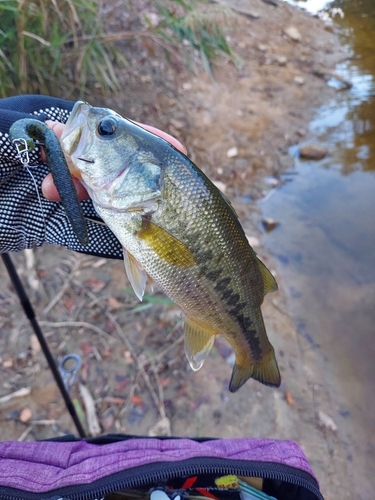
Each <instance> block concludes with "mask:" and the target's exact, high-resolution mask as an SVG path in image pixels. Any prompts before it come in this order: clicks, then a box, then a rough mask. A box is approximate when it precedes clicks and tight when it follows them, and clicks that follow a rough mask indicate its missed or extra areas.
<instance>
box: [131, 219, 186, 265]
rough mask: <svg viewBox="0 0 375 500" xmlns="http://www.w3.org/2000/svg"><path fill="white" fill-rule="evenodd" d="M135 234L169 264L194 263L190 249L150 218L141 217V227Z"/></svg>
mask: <svg viewBox="0 0 375 500" xmlns="http://www.w3.org/2000/svg"><path fill="white" fill-rule="evenodd" d="M135 235H136V236H137V238H140V239H141V240H143V241H145V242H146V243H147V245H148V246H149V247H151V248H152V249H153V250H154V252H155V253H157V255H158V256H159V257H160V258H161V259H162V260H164V261H166V262H168V263H169V264H172V265H174V266H176V267H182V268H186V267H191V266H192V265H194V262H195V259H194V255H193V254H192V252H191V251H190V249H189V248H188V247H187V246H185V245H184V244H183V243H182V242H181V241H180V240H178V239H177V238H175V237H174V236H172V235H171V234H170V233H169V232H168V231H166V230H165V229H163V228H162V227H160V226H158V225H157V224H154V223H153V222H151V221H150V220H147V219H143V220H142V227H141V229H140V230H139V231H137V232H136V233H135Z"/></svg>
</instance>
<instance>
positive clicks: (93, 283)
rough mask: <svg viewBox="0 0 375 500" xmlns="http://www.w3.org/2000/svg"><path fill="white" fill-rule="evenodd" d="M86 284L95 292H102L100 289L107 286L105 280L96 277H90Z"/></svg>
mask: <svg viewBox="0 0 375 500" xmlns="http://www.w3.org/2000/svg"><path fill="white" fill-rule="evenodd" d="M85 284H86V286H88V287H89V288H91V290H92V291H93V292H100V290H103V288H104V287H105V283H104V281H101V280H97V279H95V278H90V279H89V280H87V281H86V283H85Z"/></svg>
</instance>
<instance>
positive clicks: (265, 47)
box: [258, 44, 267, 52]
mask: <svg viewBox="0 0 375 500" xmlns="http://www.w3.org/2000/svg"><path fill="white" fill-rule="evenodd" d="M258 50H260V51H261V52H266V51H267V46H266V45H262V44H259V45H258Z"/></svg>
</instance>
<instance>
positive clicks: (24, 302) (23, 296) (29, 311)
mask: <svg viewBox="0 0 375 500" xmlns="http://www.w3.org/2000/svg"><path fill="white" fill-rule="evenodd" d="M1 258H2V259H3V262H4V264H5V267H6V269H7V271H8V274H9V278H10V280H11V282H12V284H13V286H14V288H15V290H16V293H17V295H18V298H19V300H20V303H21V306H22V308H23V310H24V312H25V314H26V317H27V318H28V320H29V321H30V323H31V326H32V328H33V330H34V332H35V335H36V336H37V339H38V340H39V343H40V346H41V348H42V351H43V353H44V356H45V357H46V359H47V363H48V365H49V367H50V369H51V371H52V374H53V377H54V379H55V381H56V384H57V386H58V388H59V390H60V392H61V395H62V397H63V399H64V402H65V406H66V408H67V410H68V412H69V413H70V416H71V417H72V420H73V422H74V425H75V426H76V429H77V432H78V434H79V435H80V437H82V438H84V437H86V433H85V430H84V428H83V426H82V424H81V422H80V420H79V418H78V415H77V412H76V409H75V407H74V405H73V401H72V400H71V397H70V395H69V392H68V391H67V389H66V387H65V385H64V382H63V379H62V377H61V374H60V372H59V370H58V369H57V366H56V363H55V360H54V358H53V356H52V353H51V351H50V348H49V347H48V344H47V341H46V339H45V337H44V335H43V332H42V330H41V328H40V326H39V323H38V321H37V319H36V316H35V312H34V309H33V307H32V305H31V302H30V300H29V297H28V296H27V293H26V291H25V289H24V287H23V285H22V282H21V280H20V278H19V276H18V273H17V271H16V268H15V267H14V264H13V262H12V260H11V258H10V256H9V254H7V253H3V254H1Z"/></svg>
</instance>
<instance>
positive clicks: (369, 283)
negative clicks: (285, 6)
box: [262, 0, 375, 498]
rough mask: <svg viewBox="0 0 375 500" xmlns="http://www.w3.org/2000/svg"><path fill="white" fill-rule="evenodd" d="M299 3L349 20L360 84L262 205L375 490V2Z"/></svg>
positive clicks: (327, 109)
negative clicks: (309, 156)
mask: <svg viewBox="0 0 375 500" xmlns="http://www.w3.org/2000/svg"><path fill="white" fill-rule="evenodd" d="M290 3H292V4H294V5H298V6H300V7H303V8H306V9H308V10H309V11H310V12H312V13H314V14H316V13H318V12H320V15H323V16H332V17H333V19H334V20H335V22H337V23H338V24H339V25H340V26H341V34H340V37H341V41H342V43H343V44H345V45H347V46H348V51H349V53H350V54H351V55H352V57H351V58H350V60H348V61H347V62H345V63H343V64H341V65H339V66H338V67H337V68H336V71H337V72H338V73H340V74H341V75H342V76H343V77H344V78H345V79H347V80H349V81H350V82H351V83H352V84H353V86H352V88H351V89H349V90H348V89H339V88H338V90H337V94H336V98H335V100H334V101H332V102H331V103H329V104H328V105H326V106H324V107H323V108H322V109H320V110H319V111H318V113H317V115H316V117H315V119H314V120H313V121H312V123H310V125H309V133H308V135H307V136H308V137H310V138H313V139H312V140H311V142H319V143H323V144H324V145H326V146H327V148H328V155H327V156H326V157H325V158H324V159H323V160H321V161H306V160H302V159H300V158H299V154H298V146H296V147H294V148H291V154H292V155H293V156H294V157H295V167H294V169H293V171H290V172H287V173H286V174H285V175H284V176H283V180H285V181H290V182H285V184H284V185H283V186H282V187H281V188H279V189H276V190H275V191H274V193H273V195H272V196H268V197H267V198H266V199H265V201H264V202H263V203H262V210H263V214H264V215H265V216H268V217H272V218H273V219H276V220H277V221H278V222H279V223H280V224H279V226H278V227H277V228H276V229H275V230H274V231H272V232H270V233H268V234H267V235H266V236H265V238H264V240H265V243H266V245H267V246H268V248H269V249H270V250H271V251H272V252H273V254H274V255H275V257H276V259H277V261H278V264H279V265H278V272H279V274H280V280H281V281H282V283H283V286H284V288H285V289H286V291H287V294H288V301H289V307H290V309H291V312H292V315H293V316H294V319H295V322H296V325H297V330H298V333H299V334H300V335H302V336H304V338H305V339H307V341H308V342H309V344H310V346H311V349H315V350H316V351H317V353H318V354H320V358H321V360H322V365H323V366H322V370H325V371H326V373H327V376H326V380H327V384H331V385H332V387H330V390H331V393H333V394H334V395H335V398H334V399H335V405H336V407H335V408H334V411H335V414H333V415H331V416H332V418H333V419H334V420H335V421H336V423H337V425H338V428H339V433H341V434H340V436H341V439H344V440H347V450H348V454H347V459H348V461H349V462H350V463H352V464H353V471H355V470H356V468H358V466H359V465H360V464H361V466H362V467H365V469H367V473H366V470H362V472H363V473H364V474H365V475H366V474H367V478H368V485H367V488H369V485H370V484H371V482H372V487H373V488H374V486H375V482H373V481H375V480H374V477H373V471H375V393H374V389H375V2H374V1H373V0H362V1H360V0H336V1H334V2H327V1H326V0H307V1H300V2H298V1H290ZM336 83H337V82H336ZM336 83H335V81H332V82H329V84H332V85H335V84H336ZM338 86H339V84H338ZM301 142H304V141H303V140H302V141H301ZM363 464H364V465H363ZM356 466H357V467H356ZM371 471H372V472H371ZM365 491H367V492H368V491H369V489H365V487H364V489H361V488H359V490H358V492H361V493H360V495H361V496H359V498H367V497H366V496H365V495H366V493H364V492H365ZM362 495H364V496H362ZM338 498H339V496H338Z"/></svg>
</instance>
